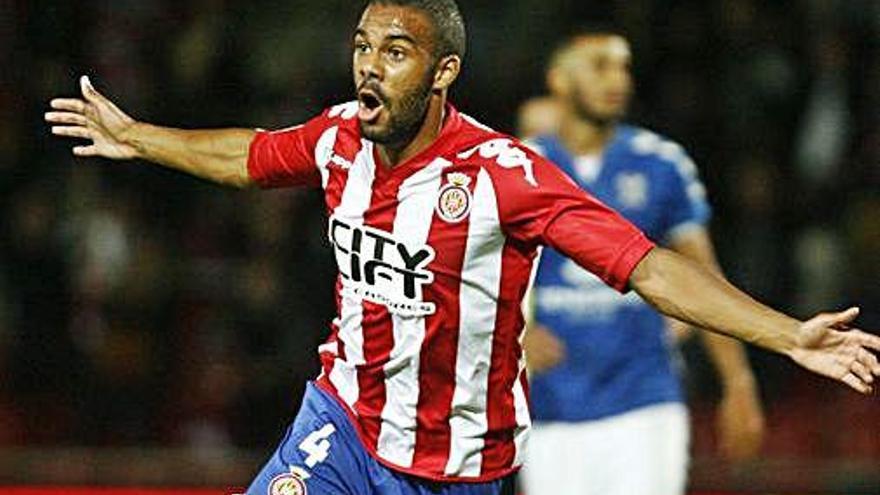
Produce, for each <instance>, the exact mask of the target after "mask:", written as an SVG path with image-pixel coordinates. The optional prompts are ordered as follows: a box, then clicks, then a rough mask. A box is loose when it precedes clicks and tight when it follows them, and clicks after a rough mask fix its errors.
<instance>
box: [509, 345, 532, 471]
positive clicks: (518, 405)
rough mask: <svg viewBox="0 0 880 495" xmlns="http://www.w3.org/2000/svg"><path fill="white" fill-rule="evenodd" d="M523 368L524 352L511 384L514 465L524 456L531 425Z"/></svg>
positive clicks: (518, 463) (519, 463) (521, 461)
mask: <svg viewBox="0 0 880 495" xmlns="http://www.w3.org/2000/svg"><path fill="white" fill-rule="evenodd" d="M524 369H525V354H524V355H523V358H522V359H520V364H519V374H518V375H517V377H516V382H515V383H514V384H513V406H514V408H515V409H516V413H515V414H516V429H515V430H514V432H513V444H514V446H515V448H516V455H515V457H514V459H513V465H514V466H521V465H522V463H523V460H524V457H525V447H526V441H527V440H528V438H529V431H530V429H531V426H532V416H531V414H530V413H529V402H528V400H526V391H525V389H524V388H523V384H522V379H521V377H522V374H523V370H524Z"/></svg>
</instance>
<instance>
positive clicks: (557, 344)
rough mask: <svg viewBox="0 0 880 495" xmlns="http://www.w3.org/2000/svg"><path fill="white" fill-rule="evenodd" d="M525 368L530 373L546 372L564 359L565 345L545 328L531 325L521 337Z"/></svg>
mask: <svg viewBox="0 0 880 495" xmlns="http://www.w3.org/2000/svg"><path fill="white" fill-rule="evenodd" d="M523 349H524V350H525V353H526V366H528V369H529V371H530V372H532V373H540V372H542V371H546V370H548V369H550V368H552V367H554V366H556V365H557V364H559V363H561V362H562V360H563V359H565V345H564V344H563V343H562V341H561V340H559V339H558V338H557V337H556V336H555V335H553V333H552V332H551V331H550V330H548V329H547V328H545V327H543V326H541V325H531V326H529V327H528V329H526V335H525V337H523Z"/></svg>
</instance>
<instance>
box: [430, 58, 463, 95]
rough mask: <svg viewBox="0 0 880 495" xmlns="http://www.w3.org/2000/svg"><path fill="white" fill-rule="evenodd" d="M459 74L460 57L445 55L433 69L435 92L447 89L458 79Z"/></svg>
mask: <svg viewBox="0 0 880 495" xmlns="http://www.w3.org/2000/svg"><path fill="white" fill-rule="evenodd" d="M460 72H461V57H459V56H458V55H447V56H445V57H443V58H441V59H440V61H438V62H437V67H436V69H434V86H433V89H434V90H435V91H443V90H446V89H449V86H452V83H454V82H455V80H456V79H458V74H459V73H460Z"/></svg>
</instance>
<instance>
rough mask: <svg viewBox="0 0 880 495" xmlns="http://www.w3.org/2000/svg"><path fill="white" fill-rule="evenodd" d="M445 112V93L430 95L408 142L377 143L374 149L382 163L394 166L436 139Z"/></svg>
mask: <svg viewBox="0 0 880 495" xmlns="http://www.w3.org/2000/svg"><path fill="white" fill-rule="evenodd" d="M445 113H446V95H445V94H442V95H432V96H431V101H430V102H429V103H428V111H427V112H426V113H425V119H424V120H422V125H421V126H420V127H419V130H418V132H416V135H415V136H414V137H413V138H412V139H410V140H409V141H408V142H405V143H401V144H397V145H395V144H379V145H376V149H377V150H378V152H379V158H381V159H382V164H383V165H384V166H385V167H387V168H394V167H396V166H398V165H400V164H401V163H403V162H405V161H407V160H409V159H410V158H412V157H414V156H416V155H418V154H419V153H421V152H422V151H424V150H425V149H426V148H427V147H428V146H431V144H433V143H434V141H436V140H437V136H439V135H440V131H441V130H442V129H443V121H444V120H445Z"/></svg>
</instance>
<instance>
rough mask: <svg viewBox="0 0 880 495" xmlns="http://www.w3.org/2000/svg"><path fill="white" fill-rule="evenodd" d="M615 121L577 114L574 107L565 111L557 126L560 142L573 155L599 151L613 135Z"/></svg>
mask: <svg viewBox="0 0 880 495" xmlns="http://www.w3.org/2000/svg"><path fill="white" fill-rule="evenodd" d="M616 126H617V122H616V121H614V120H611V121H608V122H599V121H596V120H593V119H588V118H584V117H583V116H581V115H578V114H577V112H575V111H574V109H569V110H568V111H566V112H565V115H564V116H563V118H562V125H561V126H560V128H559V138H560V140H561V141H562V144H564V145H565V147H566V148H568V150H569V151H571V152H572V153H574V154H575V155H595V154H598V153H601V152H602V150H603V149H604V148H605V145H606V144H608V142H609V141H610V140H611V136H613V135H614V128H615V127H616Z"/></svg>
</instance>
